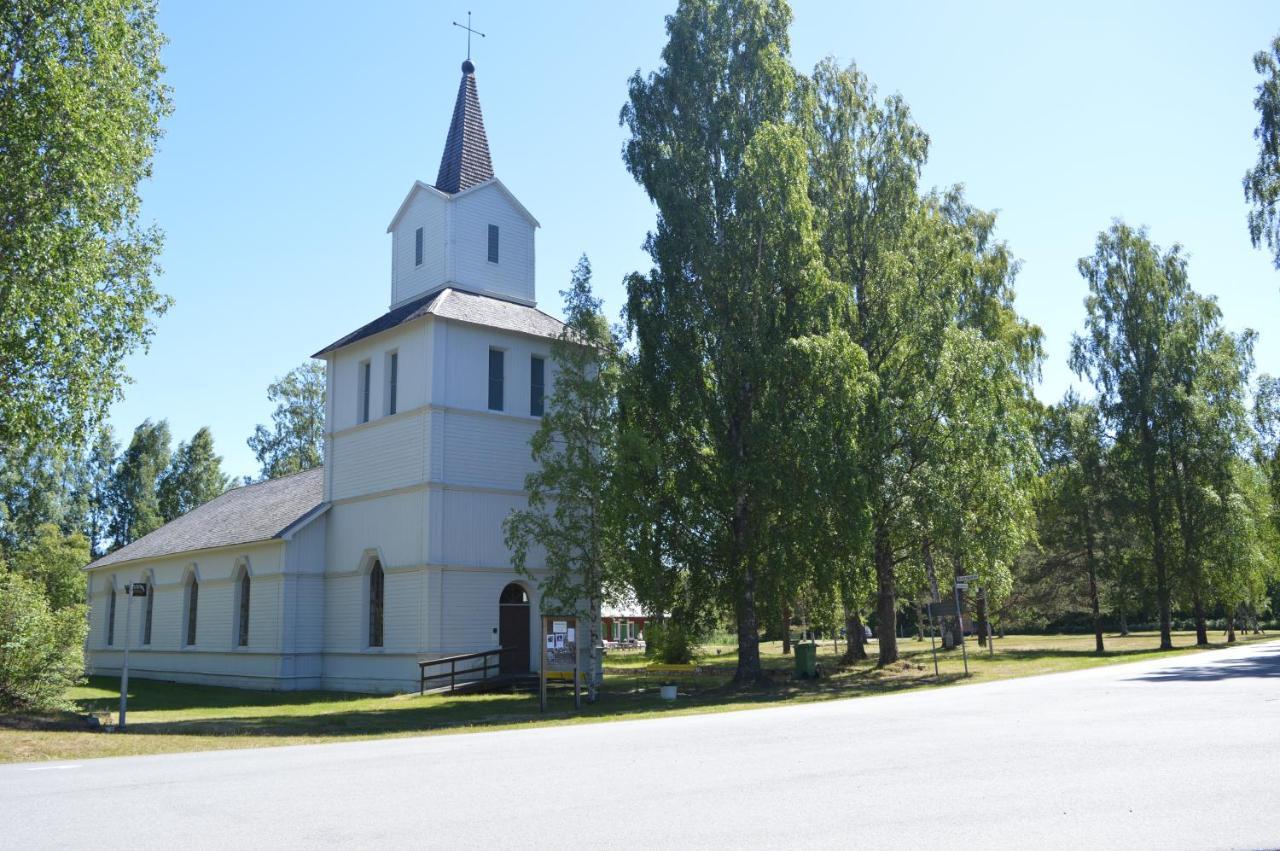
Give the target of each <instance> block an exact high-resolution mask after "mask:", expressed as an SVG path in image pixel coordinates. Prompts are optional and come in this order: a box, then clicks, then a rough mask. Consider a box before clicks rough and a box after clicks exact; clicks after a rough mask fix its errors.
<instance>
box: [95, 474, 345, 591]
mask: <svg viewBox="0 0 1280 851" xmlns="http://www.w3.org/2000/svg"><path fill="white" fill-rule="evenodd" d="M323 501H324V468H323V467H317V468H316V469H314V470H307V471H306V472H303V473H294V474H293V475H292V476H282V477H280V478H278V479H269V480H267V481H265V482H258V483H257V484H253V485H245V486H243V487H239V488H232V489H231V490H229V491H227V492H226V493H224V494H222V495H221V496H219V497H216V498H214V499H211V500H209V501H208V502H206V503H205V504H204V505H202V506H200V507H199V508H194V509H192V510H191V511H189V512H187V513H186V514H184V515H182V516H181V517H179V518H178V519H177V520H173V521H171V522H169V523H166V524H164V525H163V526H161V527H160V528H159V529H156V530H155V531H154V532H151V533H150V534H147V535H143V536H142V537H141V538H139V539H138V540H136V541H134V542H133V543H131V544H127V545H126V546H123V547H121V548H120V549H118V550H116V551H115V552H112V553H107V554H106V555H105V556H103V557H102V558H100V559H98V560H97V561H95V562H94V563H93V564H91V565H89V568H90V569H92V568H95V567H106V566H108V565H112V564H119V563H121V562H126V561H133V560H135V559H140V558H153V557H155V556H167V555H175V554H177V553H185V552H189V551H191V550H206V549H210V548H212V547H225V546H230V545H232V544H247V543H250V542H253V541H266V540H270V539H271V538H276V537H279V536H280V535H282V534H283V533H284V532H285V531H287V530H288V529H289V527H290V526H292V525H293V524H294V523H296V522H297V521H298V520H301V519H302V518H303V517H305V516H306V515H308V514H310V513H311V512H312V511H314V510H315V509H317V508H319V507H320V505H321V503H322V502H323Z"/></svg>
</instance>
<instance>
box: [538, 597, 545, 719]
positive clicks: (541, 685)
mask: <svg viewBox="0 0 1280 851" xmlns="http://www.w3.org/2000/svg"><path fill="white" fill-rule="evenodd" d="M539 620H541V621H542V634H541V635H539V636H538V643H539V645H540V646H539V647H538V659H539V660H540V661H539V662H538V711H539V712H546V711H547V647H546V642H547V618H546V617H545V616H544V617H542V618H540V619H539Z"/></svg>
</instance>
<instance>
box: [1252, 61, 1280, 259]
mask: <svg viewBox="0 0 1280 851" xmlns="http://www.w3.org/2000/svg"><path fill="white" fill-rule="evenodd" d="M1253 69H1254V70H1255V71H1256V72H1257V73H1258V74H1259V75H1261V77H1262V82H1260V83H1258V90H1257V91H1258V95H1257V97H1256V98H1254V101H1253V106H1254V108H1255V109H1257V110H1258V127H1257V129H1255V130H1254V131H1253V137H1254V138H1255V139H1257V140H1258V162H1257V163H1256V164H1255V165H1254V167H1253V168H1251V169H1249V170H1248V171H1247V172H1245V175H1244V199H1245V201H1246V202H1247V203H1248V204H1249V205H1250V210H1249V239H1251V240H1252V241H1253V247H1254V248H1261V247H1262V245H1263V243H1266V246H1267V247H1268V248H1269V249H1271V253H1272V258H1273V262H1274V263H1275V266H1276V268H1277V269H1280V36H1277V37H1276V38H1275V39H1273V40H1272V42H1271V49H1270V51H1266V50H1262V51H1259V52H1258V53H1256V54H1255V55H1254V57H1253Z"/></svg>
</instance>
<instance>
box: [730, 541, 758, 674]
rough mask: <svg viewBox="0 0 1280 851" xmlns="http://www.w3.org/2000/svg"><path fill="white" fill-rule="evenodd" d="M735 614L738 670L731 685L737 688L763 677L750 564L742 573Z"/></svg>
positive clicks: (752, 571)
mask: <svg viewBox="0 0 1280 851" xmlns="http://www.w3.org/2000/svg"><path fill="white" fill-rule="evenodd" d="M737 614H738V669H737V671H735V672H734V674H733V683H734V685H738V686H749V685H756V684H757V683H760V682H762V681H763V680H764V678H765V677H764V668H762V667H761V665H760V622H759V621H758V620H757V618H756V577H755V568H754V566H752V565H750V564H748V565H746V569H745V570H744V571H743V577H742V591H741V593H740V594H739V596H738V606H737Z"/></svg>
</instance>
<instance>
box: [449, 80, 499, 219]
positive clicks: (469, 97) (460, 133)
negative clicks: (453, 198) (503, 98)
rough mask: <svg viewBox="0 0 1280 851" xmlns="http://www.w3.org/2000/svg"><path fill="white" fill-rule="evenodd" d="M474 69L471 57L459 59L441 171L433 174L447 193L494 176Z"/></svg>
mask: <svg viewBox="0 0 1280 851" xmlns="http://www.w3.org/2000/svg"><path fill="white" fill-rule="evenodd" d="M475 70H476V66H474V65H472V64H471V60H470V59H468V60H467V61H466V62H463V63H462V82H460V83H459V84H458V99H457V101H456V102H455V103H454V105H453V120H452V121H451V122H450V123H449V135H448V136H446V137H445V142H444V155H443V156H441V157H440V172H439V174H438V175H436V189H439V190H440V191H441V192H448V193H449V194H450V195H452V194H454V193H457V192H461V191H462V190H464V189H470V188H471V187H472V186H475V185H476V184H477V183H483V182H484V181H486V180H488V179H489V178H491V177H493V160H492V159H491V158H490V157H489V139H488V137H487V136H485V133H484V116H483V115H481V114H480V96H479V95H478V94H477V93H476V75H475Z"/></svg>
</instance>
